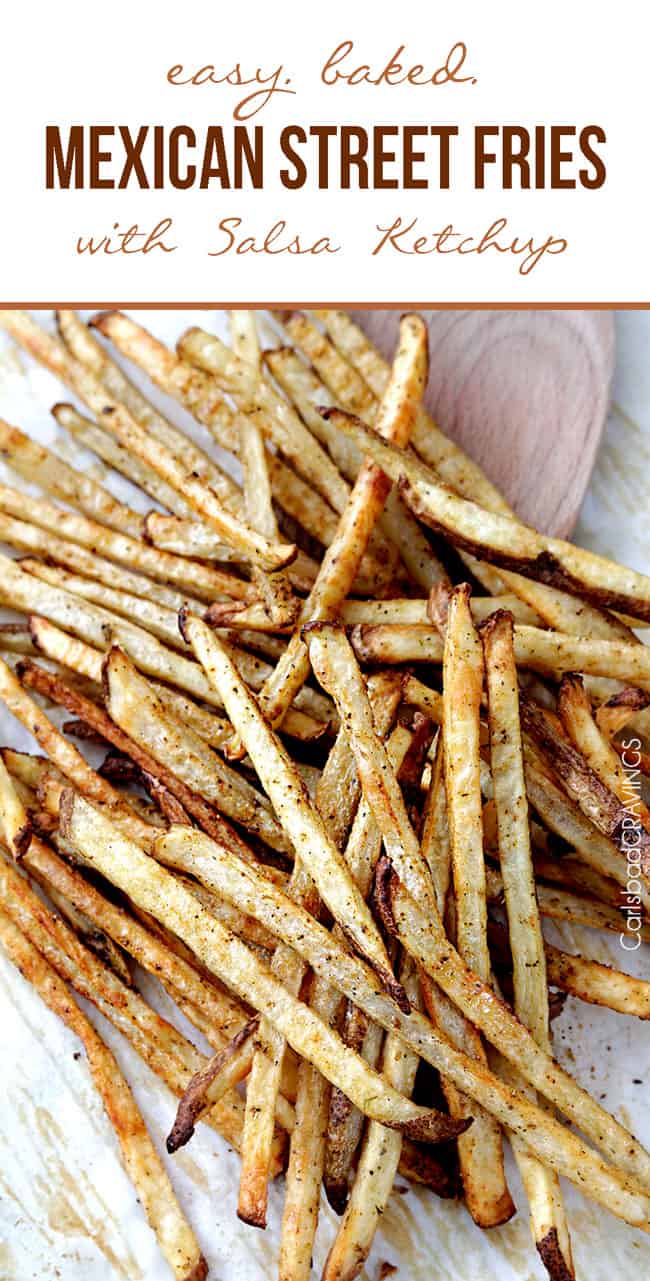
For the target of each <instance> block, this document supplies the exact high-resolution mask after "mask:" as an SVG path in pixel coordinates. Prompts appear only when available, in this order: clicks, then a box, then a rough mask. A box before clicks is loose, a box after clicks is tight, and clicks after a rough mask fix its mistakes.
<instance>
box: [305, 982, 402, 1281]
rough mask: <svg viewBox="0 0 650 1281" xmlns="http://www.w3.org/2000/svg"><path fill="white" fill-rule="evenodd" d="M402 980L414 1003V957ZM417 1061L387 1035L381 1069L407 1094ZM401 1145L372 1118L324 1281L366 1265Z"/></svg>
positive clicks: (347, 1276) (336, 1280)
mask: <svg viewBox="0 0 650 1281" xmlns="http://www.w3.org/2000/svg"><path fill="white" fill-rule="evenodd" d="M400 978H401V980H402V982H403V983H404V986H405V988H406V990H407V992H408V995H409V999H410V1001H411V1004H412V1005H413V1006H416V1005H417V1000H418V981H417V973H416V969H415V966H414V965H413V963H412V961H411V960H410V958H409V957H407V958H405V960H404V962H403V963H402V967H401V972H400ZM417 1065H418V1057H417V1055H416V1054H413V1053H410V1052H409V1051H408V1050H406V1049H405V1047H404V1045H403V1043H402V1042H401V1041H400V1039H399V1037H397V1036H389V1037H388V1038H387V1040H386V1045H385V1048H384V1056H383V1063H382V1071H383V1073H384V1076H385V1077H386V1078H387V1080H389V1081H390V1083H391V1085H393V1086H395V1088H396V1089H398V1090H400V1091H401V1092H402V1093H403V1094H410V1093H411V1092H412V1090H413V1086H414V1084H415V1073H416V1070H417ZM394 1140H395V1141H394ZM401 1146H402V1143H401V1135H399V1134H397V1133H396V1132H395V1131H387V1130H386V1129H385V1127H384V1126H379V1125H378V1124H377V1123H376V1122H375V1121H371V1122H370V1124H369V1126H368V1129H367V1132H366V1136H365V1139H364V1142H363V1148H362V1151H361V1156H360V1159H359V1165H358V1168H357V1172H356V1177H355V1180H354V1184H353V1186H352V1192H351V1195H350V1200H349V1202H348V1205H347V1208H346V1211H345V1214H344V1217H343V1221H342V1223H341V1226H340V1228H339V1230H338V1233H337V1235H336V1239H335V1241H334V1244H333V1246H332V1248H331V1250H330V1252H329V1255H328V1257H327V1262H326V1264H325V1268H324V1271H323V1281H352V1279H353V1278H354V1277H355V1276H357V1274H358V1272H359V1271H360V1270H361V1268H362V1267H363V1264H364V1263H365V1261H366V1259H367V1258H368V1255H369V1253H370V1248H371V1246H372V1241H373V1238H374V1235H375V1232H376V1231H377V1228H378V1226H379V1219H380V1216H381V1215H382V1213H383V1211H384V1210H385V1208H386V1205H387V1202H388V1198H389V1196H390V1193H391V1190H392V1187H393V1182H394V1179H395V1175H396V1173H397V1167H398V1165H399V1159H400V1152H401Z"/></svg>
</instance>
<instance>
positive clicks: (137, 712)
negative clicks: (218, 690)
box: [104, 649, 289, 851]
mask: <svg viewBox="0 0 650 1281" xmlns="http://www.w3.org/2000/svg"><path fill="white" fill-rule="evenodd" d="M104 682H105V691H106V708H107V711H108V712H109V714H110V716H111V717H112V718H113V720H114V721H115V724H116V725H118V726H119V727H120V728H121V729H122V730H124V732H125V734H126V735H128V736H129V739H130V740H131V741H135V742H136V743H137V744H139V746H140V747H142V748H143V750H144V752H145V758H144V759H148V758H150V757H151V756H153V758H154V760H156V761H157V762H158V763H159V764H160V765H162V766H163V769H164V776H163V777H161V782H163V783H164V784H165V786H166V787H169V790H170V791H172V793H173V794H175V795H176V793H175V792H174V786H173V784H175V783H176V782H177V781H179V780H180V781H181V782H184V783H185V785H186V789H188V790H189V791H190V792H191V793H192V795H194V794H195V793H198V795H199V796H200V797H203V798H204V799H205V800H207V801H209V802H210V803H211V804H212V805H214V806H215V808H216V809H218V810H219V811H220V812H221V813H222V814H225V815H227V816H228V817H229V818H231V819H235V821H236V822H238V823H240V824H241V825H242V827H245V828H246V829H247V830H248V831H250V832H252V833H254V834H255V835H256V836H259V837H260V838H261V839H262V840H263V841H265V842H266V844H267V845H270V846H271V848H272V849H275V850H283V851H287V850H288V849H289V843H288V841H287V840H286V838H285V836H284V834H283V832H282V829H281V827H280V825H279V823H278V821H277V819H276V818H275V815H274V814H273V812H272V810H271V807H270V805H269V804H268V801H267V800H266V798H265V797H264V796H262V795H261V794H260V793H259V792H257V791H256V790H255V788H253V787H251V785H250V783H248V782H247V781H246V779H244V778H243V777H242V776H241V775H239V774H237V773H236V772H235V770H233V769H231V767H230V766H229V765H227V764H225V762H223V761H221V760H220V758H219V757H218V756H216V755H215V753H214V752H212V751H211V749H210V748H209V747H207V746H206V745H205V744H204V742H203V740H202V739H201V738H199V736H198V735H195V734H194V732H193V730H191V729H190V728H189V726H187V725H181V724H179V722H178V721H175V720H174V719H173V717H171V716H169V715H168V714H167V713H166V711H165V709H164V705H163V704H162V702H161V701H160V699H159V698H158V697H157V696H156V695H155V694H154V693H153V691H152V690H151V689H150V687H149V685H148V682H147V681H146V680H144V679H143V677H141V676H139V674H138V672H137V670H136V668H135V667H134V665H133V663H132V662H131V661H130V660H129V659H128V658H127V656H126V655H125V654H123V653H121V652H120V650H119V649H112V650H111V651H110V652H109V654H108V655H107V657H106V659H105V662H104ZM115 746H118V747H119V746H120V744H119V743H117V742H115ZM120 750H127V751H128V747H127V748H120ZM145 768H148V767H147V766H145ZM154 772H155V771H154ZM178 800H180V801H181V804H183V805H184V806H185V808H186V809H189V812H190V813H193V812H195V808H194V802H193V806H192V807H190V806H189V797H188V796H187V794H186V791H185V789H182V794H178ZM197 817H198V815H197ZM211 826H212V828H213V831H212V833H211V834H212V835H214V834H215V829H216V828H218V827H219V826H220V827H221V835H217V837H216V839H218V840H226V841H228V837H229V836H230V838H231V839H230V842H229V846H230V848H232V847H233V846H232V834H231V833H229V831H228V826H227V825H224V824H219V821H218V820H217V822H216V823H212V824H211ZM236 844H237V846H238V848H240V849H241V842H239V841H237V842H236Z"/></svg>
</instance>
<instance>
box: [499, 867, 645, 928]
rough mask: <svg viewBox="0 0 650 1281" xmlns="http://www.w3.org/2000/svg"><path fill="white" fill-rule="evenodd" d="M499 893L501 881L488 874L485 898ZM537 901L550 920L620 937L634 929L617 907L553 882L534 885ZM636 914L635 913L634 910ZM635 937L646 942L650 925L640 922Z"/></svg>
mask: <svg viewBox="0 0 650 1281" xmlns="http://www.w3.org/2000/svg"><path fill="white" fill-rule="evenodd" d="M502 895H503V882H502V881H501V878H500V876H499V875H498V874H495V873H492V874H491V875H490V876H488V898H489V899H490V901H492V902H498V901H499V900H500V899H501V897H502ZM537 904H538V907H539V910H540V913H541V915H542V916H547V917H549V918H550V919H551V920H554V921H571V922H573V923H574V924H576V925H586V926H588V927H589V929H592V930H609V931H611V932H612V933H614V934H618V935H619V936H620V937H621V938H622V937H624V936H625V934H626V932H627V933H629V935H630V937H631V938H632V939H633V940H634V937H636V931H631V930H628V925H627V921H626V918H625V917H624V916H623V913H622V911H621V910H620V908H618V907H613V906H610V904H609V903H599V902H597V901H596V900H595V899H592V898H589V897H588V896H586V895H585V894H576V893H572V892H571V891H570V890H565V889H562V888H560V887H559V886H556V885H543V884H541V883H540V882H538V884H537ZM635 915H636V912H635ZM638 935H639V938H640V939H641V940H642V941H643V942H645V943H647V942H650V927H649V926H648V925H647V924H641V926H640V928H639V930H638Z"/></svg>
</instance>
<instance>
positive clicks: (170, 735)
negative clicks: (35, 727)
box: [21, 650, 277, 858]
mask: <svg viewBox="0 0 650 1281" xmlns="http://www.w3.org/2000/svg"><path fill="white" fill-rule="evenodd" d="M26 664H29V666H27V665H26V666H25V667H24V668H23V669H22V672H21V675H22V679H23V682H24V684H25V685H26V686H28V687H31V688H32V689H36V690H37V691H38V692H39V693H41V694H45V695H46V696H47V697H48V698H50V699H51V700H52V701H54V702H58V703H62V704H63V706H64V707H67V709H68V711H69V712H72V713H73V715H78V716H80V717H81V719H82V720H84V721H86V723H87V724H89V725H92V726H93V728H94V729H96V730H97V731H98V732H99V733H100V734H101V735H102V737H103V738H105V739H107V740H108V742H110V743H112V744H113V746H114V747H116V748H117V749H118V751H121V752H124V753H125V755H127V756H130V757H131V758H132V759H134V760H136V762H137V764H138V765H139V766H140V768H141V769H144V770H145V771H146V773H147V774H149V775H151V776H152V777H153V778H156V779H158V781H159V782H160V783H161V784H162V785H163V786H164V787H165V788H167V789H168V790H169V791H170V792H171V794H172V796H175V797H176V799H177V800H178V801H179V802H180V804H181V805H182V806H183V808H184V809H185V810H187V812H188V813H191V814H192V815H193V816H194V817H195V818H196V819H197V821H198V822H200V823H201V824H202V826H203V827H204V828H205V830H207V831H209V832H210V834H211V835H213V836H215V837H216V838H217V839H218V840H220V841H223V842H224V843H225V844H227V845H228V848H230V849H234V850H236V851H237V852H238V853H239V855H240V856H241V857H242V858H250V857H252V856H251V853H250V851H249V849H248V847H247V846H246V844H245V843H244V842H243V841H242V839H241V838H240V836H239V835H238V834H237V832H236V831H235V830H234V829H233V828H232V827H231V826H230V824H229V823H228V822H227V821H225V820H224V819H223V818H222V816H221V814H220V813H219V812H218V811H217V810H216V808H215V806H214V805H213V804H211V803H210V802H209V801H208V803H206V800H205V798H204V797H203V796H202V795H201V794H200V793H198V794H197V792H196V791H195V790H192V787H191V786H190V785H188V784H187V783H184V782H183V779H182V778H181V777H179V776H177V775H175V774H174V773H173V771H172V769H171V768H170V767H169V763H168V761H169V753H168V752H167V751H166V750H165V747H166V745H168V744H169V743H170V740H172V745H173V746H175V744H174V742H173V740H174V726H173V723H171V722H169V721H167V720H166V719H165V717H164V716H163V715H162V713H161V712H160V711H159V705H158V702H157V699H156V697H155V695H152V694H148V691H147V688H146V685H145V683H144V682H143V681H138V678H137V673H136V672H135V669H133V667H132V665H131V664H129V662H128V659H126V657H125V656H124V655H122V654H121V653H120V652H119V650H111V651H110V653H109V655H108V656H107V659H106V666H105V668H104V673H105V678H106V682H107V690H108V697H107V704H108V707H109V711H110V712H111V715H110V716H107V714H106V712H104V711H103V709H102V708H99V707H96V705H95V704H93V703H90V702H89V700H88V699H85V698H83V696H82V695H80V694H77V693H76V691H74V690H72V689H70V687H69V686H66V684H65V682H64V681H61V680H60V678H58V677H56V676H53V675H52V674H51V673H50V672H47V671H45V669H44V668H39V667H38V665H37V664H36V663H32V662H31V660H29V659H27V660H26ZM125 669H126V671H125ZM120 677H121V678H122V679H121V680H120ZM129 680H130V681H131V682H132V685H133V687H135V688H136V689H137V691H138V693H139V695H140V699H141V702H140V705H139V706H140V709H141V711H142V718H141V721H140V722H139V724H140V725H141V724H142V722H144V723H145V724H146V720H145V714H146V712H147V711H149V713H150V717H151V719H152V721H153V725H152V726H149V725H147V729H146V732H145V733H144V734H143V735H142V738H143V739H144V742H145V744H146V746H142V744H141V743H139V742H138V740H137V739H134V738H133V737H131V736H130V735H128V734H127V733H125V732H124V730H123V729H122V727H121V724H120V721H123V720H125V719H126V716H125V714H124V712H123V711H122V710H120V720H118V719H117V718H116V715H115V712H116V704H117V703H118V700H120V702H121V706H123V704H124V702H125V701H126V700H127V699H128V683H129ZM145 698H146V699H147V703H148V706H145V702H144V700H145ZM111 717H113V719H111ZM128 723H129V726H130V727H131V728H133V727H134V719H133V717H129V718H128ZM156 732H157V734H158V735H159V736H160V739H161V740H164V736H166V742H165V741H163V742H162V749H161V743H160V742H159V743H158V744H157V745H156V750H157V751H158V753H159V755H160V756H162V758H163V759H162V760H158V759H157V758H156V757H154V756H153V755H152V754H151V752H150V750H149V749H150V747H151V745H152V741H153V743H154V744H156ZM176 738H178V734H176ZM73 750H74V749H73ZM206 750H207V749H206ZM179 754H180V755H182V752H181V753H179ZM173 759H174V760H175V754H174V756H173ZM166 762H167V763H166ZM217 764H220V763H219V762H218V758H217V757H215V767H216V766H217ZM221 768H223V769H224V770H227V767H225V766H223V767H221ZM184 772H185V773H186V777H192V775H191V773H188V771H184ZM214 773H215V775H218V771H217V770H216V768H215V771H214ZM231 773H232V771H228V774H231ZM98 777H100V776H98ZM101 781H102V782H103V781H104V780H103V779H102V780H101ZM242 782H243V780H242ZM106 786H107V787H108V786H109V785H108V784H106ZM110 791H111V792H112V791H113V789H112V788H111V789H110ZM251 791H252V789H251ZM219 792H220V799H221V808H222V809H224V810H225V809H226V808H228V809H237V810H238V813H240V814H241V812H242V810H241V808H240V806H238V805H237V803H236V800H235V799H234V797H233V795H232V788H231V789H229V788H228V785H227V780H226V781H225V783H224V782H222V785H221V787H220V788H219ZM224 794H227V800H226V804H225V806H224V804H223V795H224ZM241 795H243V794H241ZM95 799H103V798H100V797H99V796H98V797H96V798H95ZM106 803H107V802H106V801H105V800H104V804H106ZM260 808H261V807H260ZM256 826H258V825H256ZM264 827H265V830H266V825H264ZM269 827H273V825H272V824H269ZM273 832H275V827H273ZM272 834H273V833H271V835H272ZM267 835H268V833H267ZM148 836H150V833H148ZM276 840H277V837H276ZM149 843H150V842H149Z"/></svg>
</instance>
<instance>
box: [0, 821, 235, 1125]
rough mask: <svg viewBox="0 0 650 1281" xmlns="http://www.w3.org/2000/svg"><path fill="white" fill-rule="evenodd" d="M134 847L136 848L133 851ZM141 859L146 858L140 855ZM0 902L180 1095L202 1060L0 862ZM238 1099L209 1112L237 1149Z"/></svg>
mask: <svg viewBox="0 0 650 1281" xmlns="http://www.w3.org/2000/svg"><path fill="white" fill-rule="evenodd" d="M134 848H136V847H135V846H134ZM143 857H146V855H145V856H143ZM0 898H1V900H2V904H3V906H4V908H5V910H6V911H7V912H8V913H9V914H10V915H11V917H12V919H13V920H14V921H15V923H16V924H17V925H18V926H19V928H20V929H21V930H22V931H23V932H24V933H26V934H28V936H29V938H30V939H31V941H32V942H33V943H35V944H36V946H37V947H38V950H39V952H41V953H42V954H43V956H44V957H45V958H46V959H47V960H48V961H49V963H50V964H51V965H52V966H53V967H54V969H55V970H56V971H57V973H58V974H60V975H61V977H62V978H64V979H66V980H67V981H68V982H69V983H70V984H71V985H72V987H73V988H74V989H75V991H77V992H78V993H79V995H80V996H84V997H86V999H88V1000H90V1001H92V1003H93V1004H94V1005H96V1006H97V1008H98V1009H99V1010H101V1012H102V1014H104V1015H105V1016H106V1017H107V1018H109V1019H110V1021H111V1022H113V1023H114V1024H115V1026H116V1027H118V1028H119V1030H120V1031H121V1032H123V1033H124V1035H125V1036H127V1037H128V1039H129V1040H130V1041H131V1042H132V1044H133V1045H134V1047H135V1048H136V1050H137V1051H138V1053H139V1054H141V1055H142V1057H143V1058H144V1059H145V1060H146V1061H147V1062H149V1063H150V1065H151V1066H152V1067H153V1070H154V1071H156V1072H158V1073H159V1074H160V1075H161V1076H162V1077H163V1079H164V1080H165V1081H166V1082H167V1084H168V1085H169V1087H170V1089H172V1090H173V1091H174V1092H175V1093H178V1094H182V1093H183V1091H184V1089H185V1085H186V1083H187V1082H188V1081H189V1079H190V1078H191V1076H192V1074H193V1073H194V1072H196V1071H198V1070H199V1068H200V1067H201V1066H202V1064H203V1063H204V1059H203V1055H201V1054H200V1053H199V1051H198V1050H196V1049H195V1047H194V1046H193V1045H192V1044H191V1042H190V1041H188V1040H186V1038H185V1037H184V1036H183V1035H182V1034H181V1033H180V1032H178V1031H177V1030H176V1028H175V1027H174V1026H173V1025H172V1024H171V1023H168V1022H167V1021H166V1020H165V1019H163V1018H161V1017H160V1015H158V1014H156V1012H155V1010H153V1009H152V1008H151V1006H149V1005H147V1003H146V1001H145V1000H144V999H143V997H141V996H140V994H139V993H138V992H137V991H136V990H135V989H134V988H133V989H132V988H130V987H126V986H125V985H124V984H123V983H122V982H121V981H120V979H118V978H117V977H116V975H115V974H113V973H112V971H111V970H109V969H108V968H107V967H106V966H105V965H103V964H102V962H101V961H100V960H99V959H98V957H96V956H95V955H94V954H93V953H92V952H90V951H89V950H88V948H86V947H84V945H83V944H82V943H81V942H80V941H79V939H78V938H77V937H76V936H75V934H74V933H73V931H72V930H71V929H70V927H69V926H68V925H66V923H65V922H64V921H63V920H62V919H61V918H60V917H59V916H56V915H55V914H54V913H52V912H51V911H50V910H49V909H48V908H47V907H46V906H45V905H44V904H43V903H42V902H41V900H40V899H39V898H38V897H37V896H36V894H35V893H34V891H33V890H32V889H31V888H30V887H29V885H28V884H27V882H26V881H25V880H24V879H23V878H19V879H17V873H16V872H15V871H14V869H13V868H11V867H9V866H8V865H7V863H6V862H5V861H4V860H2V861H0ZM241 1114H242V1106H241V1099H240V1098H239V1096H238V1095H237V1094H235V1093H234V1092H231V1093H230V1094H229V1095H227V1096H224V1097H223V1098H222V1099H221V1100H220V1101H219V1103H217V1105H216V1106H215V1107H214V1108H213V1109H211V1112H210V1116H209V1118H206V1119H209V1123H210V1124H213V1125H214V1127H215V1129H218V1130H220V1132H222V1133H223V1134H224V1137H226V1138H227V1139H228V1141H229V1142H232V1143H233V1144H234V1146H235V1147H239V1143H240V1140H241Z"/></svg>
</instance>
